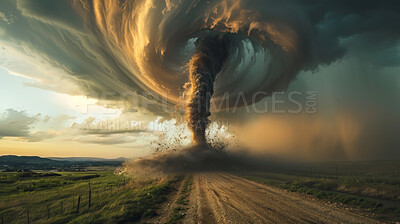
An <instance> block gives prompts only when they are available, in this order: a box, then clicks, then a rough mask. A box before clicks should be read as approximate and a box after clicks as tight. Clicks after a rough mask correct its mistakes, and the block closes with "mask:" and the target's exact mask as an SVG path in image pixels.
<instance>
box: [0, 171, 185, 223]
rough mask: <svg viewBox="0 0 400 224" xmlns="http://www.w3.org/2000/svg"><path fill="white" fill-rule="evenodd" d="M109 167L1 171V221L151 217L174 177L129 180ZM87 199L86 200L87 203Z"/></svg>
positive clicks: (23, 221)
mask: <svg viewBox="0 0 400 224" xmlns="http://www.w3.org/2000/svg"><path fill="white" fill-rule="evenodd" d="M114 169H115V168H104V169H102V170H97V171H87V172H56V173H48V172H43V173H41V172H25V173H16V172H7V173H1V175H0V177H1V182H0V189H1V190H0V199H1V200H0V201H1V202H0V217H1V221H2V223H28V222H29V223H104V222H108V223H110V222H111V223H124V222H125V221H126V220H130V221H138V220H140V219H145V218H149V217H152V216H155V214H156V213H155V210H156V208H157V207H158V205H159V204H160V203H162V202H163V201H165V200H166V198H167V195H168V193H170V191H172V188H171V185H172V184H173V183H175V182H177V181H179V178H175V177H164V178H151V179H135V178H131V177H125V176H123V175H116V174H114ZM89 201H90V202H89ZM89 204H90V205H89Z"/></svg>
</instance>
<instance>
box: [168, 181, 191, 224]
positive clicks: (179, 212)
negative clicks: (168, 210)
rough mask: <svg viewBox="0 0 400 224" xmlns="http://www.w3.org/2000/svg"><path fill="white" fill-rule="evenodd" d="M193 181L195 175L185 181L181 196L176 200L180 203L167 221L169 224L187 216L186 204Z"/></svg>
mask: <svg viewBox="0 0 400 224" xmlns="http://www.w3.org/2000/svg"><path fill="white" fill-rule="evenodd" d="M192 183H193V176H191V175H190V176H188V177H187V178H186V179H185V182H184V183H183V186H182V190H181V192H180V196H179V198H178V199H177V200H176V202H175V203H176V204H178V206H176V207H175V208H174V211H173V213H172V215H171V217H170V219H169V220H168V222H167V223H168V224H175V223H180V221H181V220H182V219H183V218H184V217H185V211H186V210H187V208H185V205H187V204H188V200H187V198H188V197H189V195H190V188H191V186H192Z"/></svg>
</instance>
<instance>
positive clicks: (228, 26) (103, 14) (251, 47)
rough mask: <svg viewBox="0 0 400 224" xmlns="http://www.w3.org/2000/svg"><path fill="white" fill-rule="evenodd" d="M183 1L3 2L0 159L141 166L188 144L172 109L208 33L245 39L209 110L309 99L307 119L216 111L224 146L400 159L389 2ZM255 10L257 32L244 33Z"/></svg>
mask: <svg viewBox="0 0 400 224" xmlns="http://www.w3.org/2000/svg"><path fill="white" fill-rule="evenodd" d="M133 2H136V3H135V4H134V3H133ZM189 2H191V1H189V0H188V1H186V0H183V1H174V0H166V1H150V0H146V1H144V0H142V1H132V2H130V3H129V2H128V3H126V4H124V5H123V6H120V5H118V4H119V1H115V2H107V1H97V0H94V1H87V2H85V1H83V2H81V1H75V0H71V1H68V0H66V1H64V0H63V1H61V0H59V1H51V0H43V1H37V0H35V1H28V0H17V1H15V0H4V1H1V2H0V80H1V81H0V155H9V154H16V155H39V156H82V157H87V156H92V157H104V158H116V157H136V156H144V155H148V154H151V153H153V152H154V145H158V144H159V143H160V144H171V145H173V144H177V143H176V140H177V139H176V138H177V137H176V136H178V135H180V136H181V137H182V138H181V139H179V142H178V144H180V145H188V144H189V142H190V140H189V139H190V133H189V132H188V130H187V127H186V124H185V122H183V120H184V119H183V116H184V115H183V113H182V112H181V111H179V110H175V109H176V108H177V107H179V104H180V100H181V97H182V93H183V92H185V87H184V86H185V83H187V82H188V76H187V68H186V67H185V65H186V63H188V61H189V59H190V55H191V54H192V53H193V48H194V40H195V36H194V34H195V33H196V32H195V31H196V29H198V30H200V28H203V29H204V28H207V29H211V30H216V31H218V32H228V33H233V34H238V33H241V34H243V35H244V37H242V36H240V37H239V38H238V39H239V40H238V42H239V43H240V44H239V46H240V47H238V49H236V50H237V51H236V54H235V55H234V56H235V57H233V56H232V58H230V59H229V60H230V61H229V62H227V63H226V64H225V65H224V66H226V68H225V69H224V70H223V72H222V73H221V74H220V77H219V78H220V79H217V81H216V82H217V83H216V86H215V88H216V95H215V96H214V97H215V102H219V100H220V99H221V97H222V95H223V93H224V92H227V91H228V92H229V93H231V94H232V96H238V93H239V92H244V93H245V98H246V99H247V98H248V99H251V95H252V94H253V95H254V93H255V92H256V91H269V89H274V90H278V91H279V92H281V91H285V93H283V94H280V97H281V98H282V99H287V97H288V95H289V94H290V93H291V92H294V91H296V92H298V93H299V94H298V95H297V97H298V100H299V102H301V103H303V104H302V105H303V106H304V107H306V105H305V103H306V101H305V100H306V96H307V92H308V91H313V92H315V94H316V102H317V106H316V108H317V111H316V113H307V112H306V111H304V110H302V111H301V112H299V113H279V114H275V113H273V112H272V111H270V110H269V111H268V112H266V113H265V112H263V113H257V112H254V111H250V112H247V110H246V108H244V107H241V108H240V109H238V110H235V112H234V113H230V112H223V111H215V113H214V114H213V116H212V117H211V120H212V121H213V122H216V123H218V122H225V123H224V127H221V125H219V126H218V125H216V126H212V127H211V128H214V127H215V130H217V132H218V130H221V128H227V129H224V130H223V131H220V132H221V133H219V134H220V135H221V134H222V136H223V137H224V138H236V139H235V142H236V140H238V141H240V142H241V144H242V143H243V145H245V146H246V147H248V148H249V149H250V150H254V151H255V152H260V153H266V154H276V155H283V156H288V157H293V158H301V159H312V160H366V159H400V150H399V145H400V138H398V130H399V129H400V117H399V114H400V101H399V99H400V22H399V21H400V14H399V13H398V11H397V12H396V10H398V9H399V7H398V3H395V2H394V1H393V5H395V6H397V9H396V7H389V5H390V4H386V5H385V4H381V3H377V2H375V1H359V3H360V4H363V7H357V6H356V5H353V6H352V5H350V6H349V5H348V4H347V3H346V1H330V3H329V4H328V3H324V1H315V2H314V3H312V2H313V1H289V0H288V1H283V2H284V3H277V1H256V0H255V1H253V2H250V1H246V0H243V1H233V0H225V1H215V2H216V3H212V4H209V3H206V1H199V2H198V4H197V5H192V3H189ZM249 2H250V3H249ZM254 2H258V3H259V4H258V5H257V4H256V3H254ZM355 2H358V1H355ZM121 4H122V3H121ZM349 4H350V3H349ZM354 4H355V3H354ZM256 5H257V6H256ZM344 5H346V7H344ZM244 9H246V10H244ZM251 10H258V11H257V12H258V13H257V15H259V17H255V18H254V19H258V20H259V21H261V22H259V23H253V24H246V22H244V21H245V20H244V19H243V18H241V17H242V16H243V15H246V13H247V12H251ZM188 11H190V13H189V14H188V13H185V12H188ZM227 12H229V13H227ZM207 13H209V14H207ZM252 15H253V14H252ZM264 15H268V16H264ZM210 20H212V21H211V22H210ZM221 21H222V22H221ZM224 21H225V22H224ZM219 23H221V24H219ZM260 24H261V25H260ZM236 26H237V27H236ZM249 27H252V28H249ZM264 27H266V28H265V30H263V29H264ZM354 27H356V28H354ZM251 29H259V31H258V32H259V33H261V34H260V35H261V36H262V35H263V34H264V33H263V32H265V33H266V36H267V37H268V38H270V39H271V42H268V43H264V42H262V41H260V40H263V38H262V37H260V36H257V35H255V34H253V33H251V31H252V30H251ZM247 35H250V36H251V35H254V36H252V38H253V39H251V38H250V39H246V38H248V37H247ZM240 38H244V39H243V40H242V39H240ZM257 38H259V39H257ZM257 41H258V42H257ZM264 46H272V50H271V51H270V52H269V51H267V50H265V49H267V48H265V49H264V48H263V47H264ZM248 58H252V59H248ZM283 65H285V66H283ZM279 66H282V67H279ZM269 68H270V69H269ZM279 74H280V75H279ZM276 83H279V85H278V86H274V85H275V84H276ZM126 93H128V94H126ZM133 93H134V94H133ZM147 93H151V94H152V97H148V96H147V95H146V94H147ZM124 94H126V95H124ZM121 95H124V97H123V99H124V100H121ZM129 96H133V98H135V99H130V98H129ZM127 99H129V100H127ZM235 99H236V98H234V97H232V99H229V100H230V101H232V103H231V105H234V104H235ZM163 100H165V101H166V102H168V105H167V106H166V107H165V108H164V107H163V106H164V105H163V102H164V101H163ZM271 101H272V96H269V97H267V98H264V99H263V100H261V101H259V102H257V106H260V107H262V106H263V105H266V104H268V103H270V102H271ZM289 104H290V103H289V102H287V101H285V100H284V102H283V103H282V105H281V106H282V108H287V107H290V105H289ZM303 109H304V108H303ZM217 126H218V127H217ZM225 126H226V127H225Z"/></svg>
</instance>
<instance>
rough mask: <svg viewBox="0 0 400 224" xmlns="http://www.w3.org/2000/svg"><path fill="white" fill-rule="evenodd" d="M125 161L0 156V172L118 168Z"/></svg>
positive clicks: (123, 159) (122, 159) (89, 158)
mask: <svg viewBox="0 0 400 224" xmlns="http://www.w3.org/2000/svg"><path fill="white" fill-rule="evenodd" d="M125 160H126V159H125V158H118V159H102V158H91V157H71V158H62V157H50V158H42V157H39V156H15V155H5V156H0V170H10V171H16V170H53V169H57V170H60V169H73V168H83V167H89V166H120V165H121V164H122V163H123V162H124V161H125Z"/></svg>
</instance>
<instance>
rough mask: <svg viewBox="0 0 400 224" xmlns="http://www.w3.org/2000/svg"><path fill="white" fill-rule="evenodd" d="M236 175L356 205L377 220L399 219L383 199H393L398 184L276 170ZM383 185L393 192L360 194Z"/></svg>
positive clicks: (399, 213)
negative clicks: (317, 176)
mask: <svg viewBox="0 0 400 224" xmlns="http://www.w3.org/2000/svg"><path fill="white" fill-rule="evenodd" d="M240 176H242V177H244V178H247V179H249V180H253V181H256V182H259V183H262V184H266V185H270V186H275V187H278V188H281V189H284V190H288V191H291V192H298V193H304V194H307V195H311V196H314V197H316V198H318V199H324V200H328V201H331V202H335V203H340V204H343V205H347V206H351V207H354V208H358V209H361V210H363V211H365V212H367V213H369V214H374V217H375V218H377V219H381V220H385V221H394V220H400V208H399V207H393V206H391V205H386V204H385V199H386V200H387V199H394V200H396V199H397V196H398V195H394V194H395V193H394V192H395V191H396V190H398V186H390V185H389V186H387V185H384V186H382V183H359V182H354V181H343V179H344V177H342V179H326V178H309V177H302V176H291V175H285V174H277V173H273V174H270V173H255V174H250V175H248V174H242V175H240ZM387 188H389V189H391V190H393V191H390V192H389V193H387V194H386V195H385V194H383V193H382V194H374V195H373V196H374V197H371V195H370V194H367V193H368V192H366V193H365V194H362V193H361V192H365V189H387ZM346 189H352V191H347V190H346ZM374 192H377V191H374ZM382 192H384V191H382ZM393 195H394V196H393ZM368 196H370V197H368ZM379 196H380V197H379ZM387 203H388V204H392V203H398V201H397V202H396V201H392V200H390V201H387Z"/></svg>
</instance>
